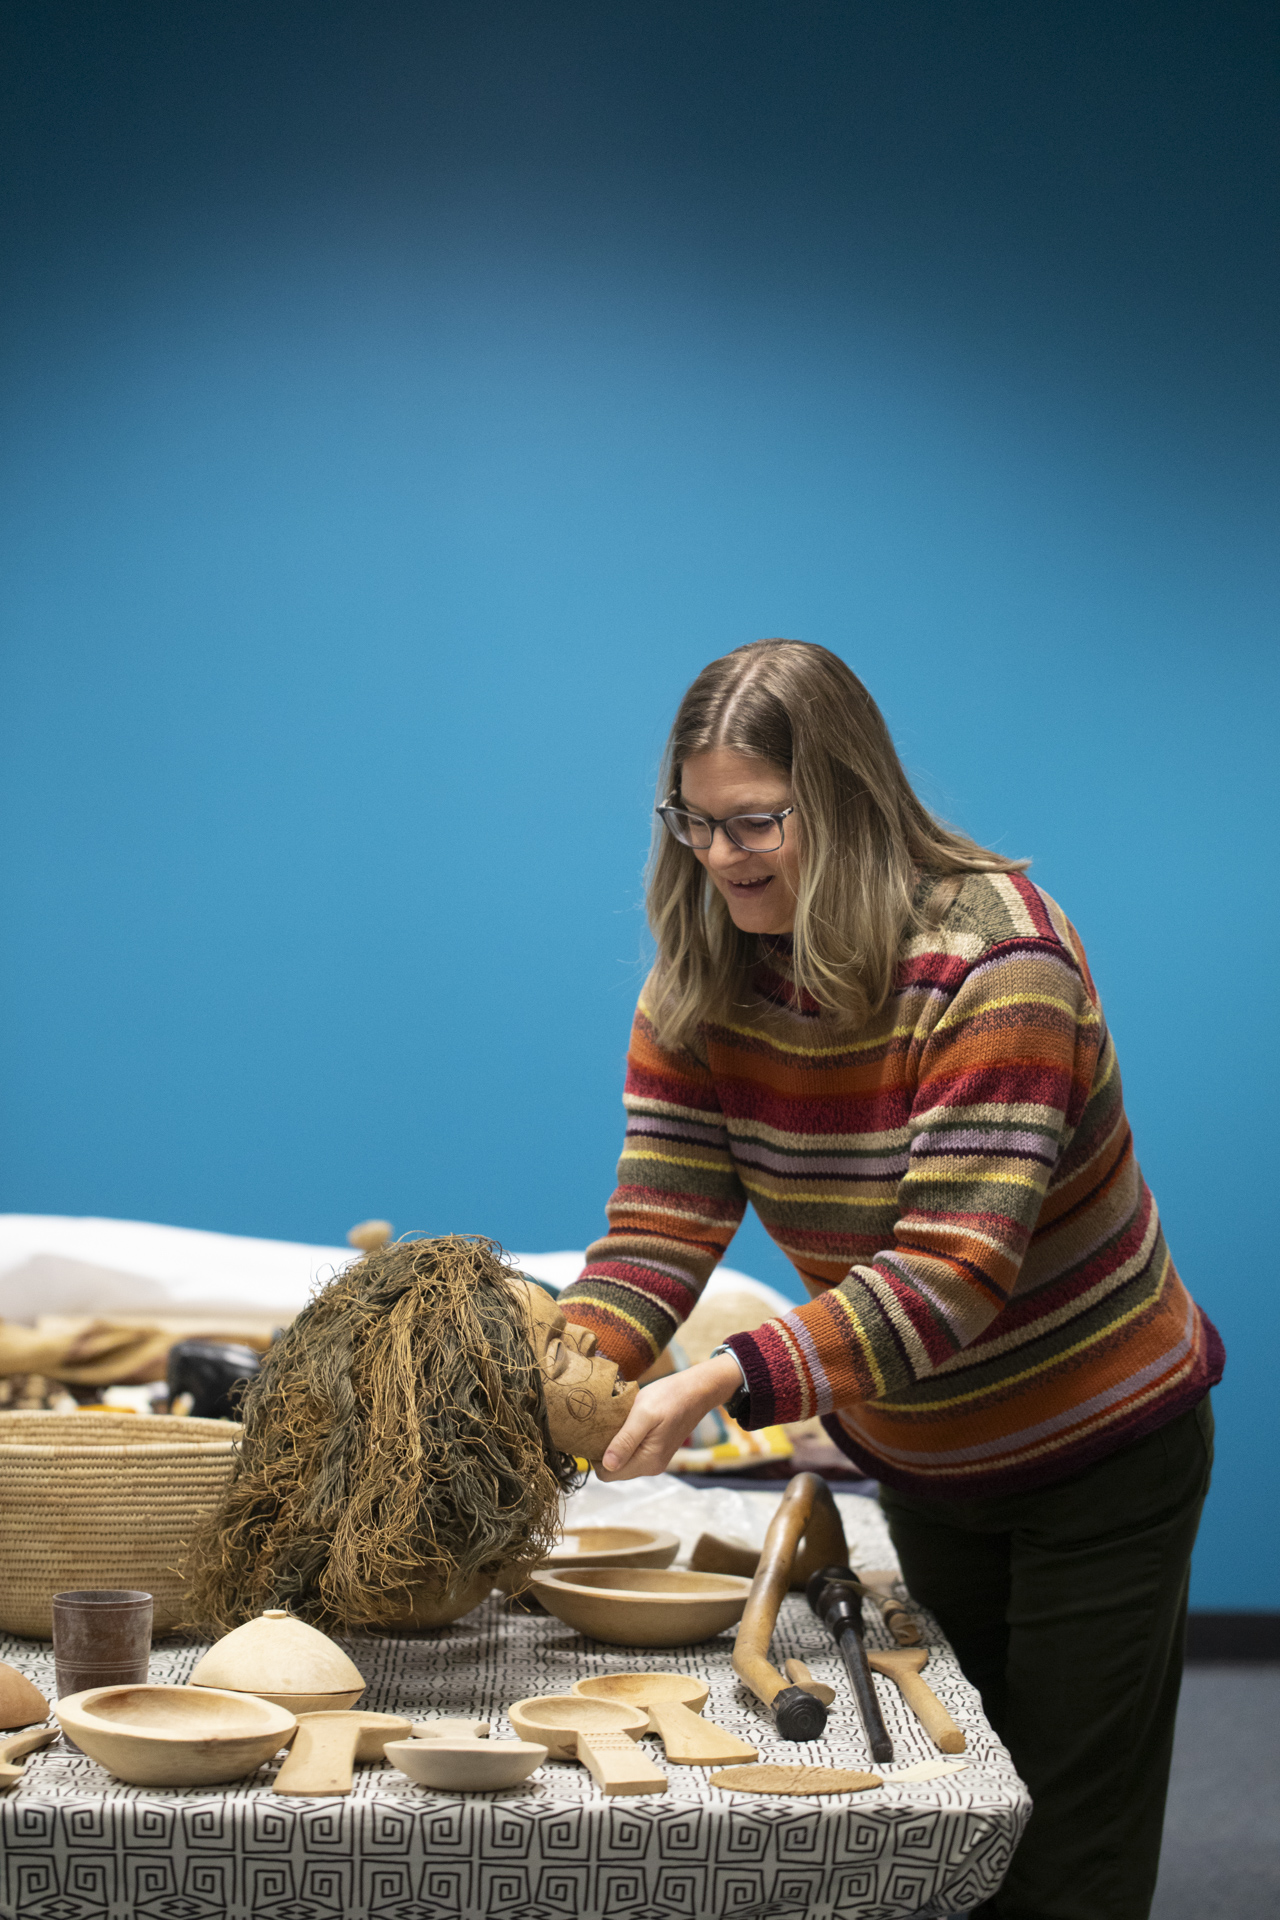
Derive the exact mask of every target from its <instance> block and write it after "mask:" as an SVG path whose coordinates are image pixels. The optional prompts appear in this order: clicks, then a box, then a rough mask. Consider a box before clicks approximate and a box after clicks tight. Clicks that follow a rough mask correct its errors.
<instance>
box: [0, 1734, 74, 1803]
mask: <svg viewBox="0 0 1280 1920" xmlns="http://www.w3.org/2000/svg"><path fill="white" fill-rule="evenodd" d="M58 1732H59V1729H58V1728H57V1727H28V1728H27V1730H26V1732H25V1733H11V1734H10V1735H9V1737H8V1739H7V1740H0V1793H7V1792H8V1791H9V1789H10V1787H12V1786H15V1785H16V1784H17V1782H18V1781H19V1780H21V1778H22V1776H23V1774H24V1773H25V1772H26V1768H25V1767H23V1766H19V1765H16V1764H15V1762H17V1761H20V1760H22V1759H23V1758H24V1756H25V1755H26V1754H28V1753H34V1752H35V1751H36V1749H37V1747H47V1746H48V1744H49V1742H50V1741H51V1740H56V1739H57V1737H58Z"/></svg>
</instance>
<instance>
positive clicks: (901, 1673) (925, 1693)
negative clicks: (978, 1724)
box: [867, 1647, 964, 1753]
mask: <svg viewBox="0 0 1280 1920" xmlns="http://www.w3.org/2000/svg"><path fill="white" fill-rule="evenodd" d="M928 1658H929V1655H928V1652H927V1651H926V1649H925V1648H924V1647H912V1648H907V1647H903V1648H901V1649H899V1650H898V1651H897V1652H893V1653H877V1652H876V1651H875V1650H874V1649H873V1648H871V1647H868V1649H867V1665H868V1666H869V1667H873V1668H874V1669H875V1671H876V1672H877V1673H883V1674H887V1675H888V1677H889V1679H890V1680H892V1681H893V1683H894V1685H895V1686H896V1687H897V1689H898V1691H899V1693H900V1694H901V1695H902V1697H903V1699H904V1700H905V1701H906V1703H907V1705H908V1706H909V1707H910V1709H911V1711H912V1713H914V1715H915V1716H916V1719H917V1720H918V1721H919V1722H920V1725H921V1726H922V1727H923V1728H924V1730H925V1732H926V1733H927V1734H928V1736H929V1738H930V1739H931V1740H932V1742H933V1744H934V1746H935V1747H937V1749H938V1751H939V1752H940V1753H963V1752H964V1734H963V1732H962V1731H961V1729H960V1728H959V1727H958V1726H957V1725H956V1723H955V1721H954V1720H953V1719H952V1718H951V1715H950V1714H949V1713H948V1712H947V1710H946V1708H945V1707H944V1706H943V1704H942V1702H941V1700H939V1698H938V1696H937V1694H936V1693H935V1692H934V1690H933V1688H932V1687H931V1686H929V1685H928V1683H927V1682H926V1681H924V1680H922V1679H921V1678H920V1669H921V1667H923V1666H924V1664H925V1662H926V1660H927V1659H928Z"/></svg>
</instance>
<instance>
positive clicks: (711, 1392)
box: [596, 1353, 742, 1480]
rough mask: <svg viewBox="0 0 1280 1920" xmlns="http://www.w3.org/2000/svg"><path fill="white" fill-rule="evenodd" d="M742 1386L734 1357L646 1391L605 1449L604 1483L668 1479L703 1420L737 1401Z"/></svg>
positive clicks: (718, 1358)
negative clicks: (647, 1476) (668, 1472)
mask: <svg viewBox="0 0 1280 1920" xmlns="http://www.w3.org/2000/svg"><path fill="white" fill-rule="evenodd" d="M741 1384H742V1373H741V1370H740V1369H739V1366H738V1363H737V1361H736V1360H735V1359H734V1357H733V1355H732V1354H731V1353H718V1354H715V1355H713V1357H712V1358H711V1359H710V1360H701V1361H699V1363H698V1365H697V1366H696V1367H687V1368H686V1369H685V1371H684V1372H683V1373H671V1374H668V1375H667V1377H666V1379H665V1380H655V1381H653V1382H652V1384H651V1385H649V1386H647V1387H641V1389H640V1391H639V1393H638V1394H637V1395H636V1398H635V1404H634V1405H633V1407H632V1409H631V1412H630V1413H629V1414H628V1415H627V1421H626V1425H625V1426H623V1427H620V1428H619V1430H618V1432H617V1433H615V1434H614V1436H613V1439H612V1440H611V1441H610V1442H609V1444H608V1446H607V1447H606V1448H605V1454H604V1459H603V1460H602V1461H601V1463H600V1465H599V1466H598V1467H597V1468H596V1473H597V1475H598V1477H599V1478H600V1479H601V1480H636V1479H639V1478H640V1476H641V1475H642V1474H646V1473H665V1471H666V1469H667V1467H668V1466H669V1465H670V1464H671V1456H672V1454H673V1453H675V1452H676V1451H677V1449H678V1448H680V1447H682V1446H683V1445H684V1443H685V1441H686V1440H687V1439H688V1438H689V1435H690V1434H691V1433H692V1432H693V1430H694V1428H695V1427H696V1426H697V1424H698V1422H699V1420H701V1419H703V1418H704V1417H705V1415H707V1414H708V1413H710V1412H711V1410H712V1408H713V1407H722V1406H723V1405H724V1403H725V1401H726V1400H731V1399H732V1398H733V1396H734V1394H735V1393H736V1392H737V1390H738V1388H739V1387H740V1386H741Z"/></svg>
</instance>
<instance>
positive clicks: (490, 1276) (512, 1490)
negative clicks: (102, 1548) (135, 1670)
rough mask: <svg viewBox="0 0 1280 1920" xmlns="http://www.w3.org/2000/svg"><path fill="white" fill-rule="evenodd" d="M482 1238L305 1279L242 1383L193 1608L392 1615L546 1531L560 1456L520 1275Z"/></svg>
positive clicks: (511, 1555)
mask: <svg viewBox="0 0 1280 1920" xmlns="http://www.w3.org/2000/svg"><path fill="white" fill-rule="evenodd" d="M500 1255H501V1249H500V1248H499V1247H497V1246H496V1245H495V1244H494V1243H493V1242H492V1241H490V1240H485V1239H482V1238H479V1237H476V1236H472V1235H462V1234H452V1235H448V1236H445V1237H443V1238H441V1239H437V1240H409V1241H398V1242H396V1243H395V1244H394V1245H391V1246H386V1247H382V1248H379V1249H377V1250H376V1251H375V1252H373V1253H370V1254H369V1255H367V1256H366V1258H364V1259H363V1260H358V1261H356V1262H355V1263H354V1265H352V1266H351V1267H349V1268H348V1269H347V1270H346V1271H345V1272H343V1273H341V1274H339V1275H338V1277H337V1278H336V1279H334V1280H332V1281H330V1282H329V1283H328V1285H327V1286H325V1287H323V1288H322V1289H321V1290H320V1292H319V1293H318V1294H317V1295H316V1296H315V1298H314V1299H313V1300H312V1301H311V1302H310V1303H309V1305H308V1306H307V1307H306V1308H304V1310H303V1311H302V1313H300V1314H299V1315H298V1318H297V1319H296V1320H295V1321H294V1323H293V1325H292V1326H291V1327H290V1328H289V1329H288V1330H287V1332H285V1333H284V1334H283V1335H282V1336H281V1338H280V1339H279V1340H278V1341H276V1343H275V1344H274V1346H272V1348H271V1349H270V1351H269V1352H268V1354H267V1356H266V1358H265V1360H264V1362H263V1366H262V1370H261V1372H260V1373H259V1374H258V1375H257V1377H256V1378H255V1379H254V1380H253V1381H252V1382H251V1383H250V1386H249V1389H248V1391H247V1393H246V1395H245V1400H244V1408H243V1414H242V1418H243V1422H244V1436H243V1439H242V1442H241V1447H240V1455H239V1460H238V1462H237V1466H236V1470H235V1474H234V1477H233V1479H232V1482H231V1485H230V1487H229V1489H228V1492H227V1496H226V1498H225V1500H224V1502H223V1504H222V1506H221V1508H220V1509H219V1510H218V1512H217V1513H216V1514H215V1516H214V1517H213V1519H212V1521H211V1522H210V1523H209V1524H208V1525H207V1526H206V1527H205V1528H204V1530H203V1531H202V1532H201V1533H200V1535H199V1536H198V1537H197V1538H195V1539H194V1540H193V1541H192V1542H191V1544H190V1547H189V1549H188V1552H187V1557H186V1574H187V1582H188V1591H189V1595H190V1601H189V1606H188V1614H189V1620H190V1622H191V1624H193V1625H198V1626H200V1627H202V1628H205V1629H211V1630H214V1631H218V1632H225V1631H227V1630H228V1629H230V1628H231V1627H234V1626H237V1625H239V1624H240V1622H241V1621H244V1620H247V1619H250V1618H252V1617H253V1616H254V1615H256V1614H259V1613H261V1612H263V1611H264V1610H265V1609H266V1608H268V1607H287V1608H288V1609H289V1610H290V1611H292V1612H294V1613H296V1614H297V1615H298V1616H299V1617H300V1618H302V1619H304V1620H309V1621H311V1622H312V1623H313V1624H315V1625H320V1626H330V1627H334V1626H336V1627H344V1628H351V1627H374V1628H376V1627H380V1626H388V1625H391V1624H394V1623H395V1622H396V1621H397V1620H401V1619H403V1617H404V1615H405V1611H406V1602H407V1589H410V1588H420V1587H426V1588H427V1589H428V1590H430V1591H431V1592H432V1593H434V1594H436V1595H439V1596H441V1597H444V1596H447V1595H450V1594H458V1593H462V1592H463V1591H464V1590H465V1589H467V1588H469V1587H470V1586H471V1585H472V1584H473V1583H474V1582H476V1581H477V1580H479V1579H480V1578H481V1577H482V1576H486V1575H489V1576H492V1577H493V1578H495V1579H496V1578H497V1576H498V1574H499V1573H504V1574H506V1575H508V1576H510V1574H511V1573H512V1572H513V1570H514V1571H515V1573H516V1574H517V1575H519V1574H520V1573H522V1572H523V1571H524V1570H525V1569H527V1568H529V1567H532V1566H535V1565H536V1564H537V1563H538V1562H539V1561H540V1560H543V1559H545V1558H546V1556H547V1555H548V1554H549V1553H550V1551H551V1550H552V1547H553V1546H554V1544H555V1542H556V1539H557V1536H558V1532H559V1519H560V1498H561V1495H562V1493H563V1492H565V1491H567V1490H568V1489H569V1488H570V1487H571V1486H572V1484H573V1482H574V1474H575V1469H574V1465H573V1462H572V1460H571V1459H569V1458H568V1457H567V1456H565V1455H559V1454H556V1453H555V1451H554V1450H553V1448H552V1446H551V1441H550V1436H549V1434H548V1432H547V1424H546V1408H545V1403H544V1399H543V1391H542V1377H541V1373H540V1369H539V1366H538V1363H537V1360H536V1357H535V1350H534V1347H533V1344H532V1341H531V1338H530V1321H529V1313H528V1308H527V1306H526V1304H525V1303H524V1301H523V1299H522V1297H521V1290H520V1289H518V1288H515V1287H512V1286H511V1285H510V1284H509V1282H510V1277H511V1269H510V1268H509V1267H507V1266H505V1265H504V1264H503V1262H502V1260H501V1257H500Z"/></svg>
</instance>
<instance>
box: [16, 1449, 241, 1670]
mask: <svg viewBox="0 0 1280 1920" xmlns="http://www.w3.org/2000/svg"><path fill="white" fill-rule="evenodd" d="M239 1434H240V1429H239V1427H237V1426H233V1425H232V1424H231V1423H230V1422H229V1421H226V1420H179V1419H173V1418H170V1417H168V1416H166V1415H159V1414H153V1415H139V1414H133V1413H106V1412H102V1413H96V1412H95V1413H87V1412H86V1413H7V1412H0V1629H2V1630H3V1631H4V1632H6V1633H22V1634H30V1635H33V1636H34V1637H35V1638H37V1639H42V1640H48V1639H49V1638H50V1637H51V1635H52V1632H53V1596H54V1594H55V1593H66V1592H67V1591H69V1590H70V1589H71V1588H75V1587H137V1588H141V1589H142V1590H143V1591H144V1592H147V1593H150V1594H152V1595H154V1597H155V1603H156V1610H155V1631H156V1632H157V1633H163V1632H164V1631H165V1630H166V1629H167V1628H170V1627H175V1626H177V1625H178V1623H179V1622H180V1620H181V1618H182V1601H183V1587H182V1582H181V1581H180V1579H179V1578H178V1574H177V1572H176V1568H177V1565H178V1561H179V1557H180V1555H181V1551H182V1544H183V1542H184V1541H185V1540H186V1539H188V1538H189V1537H190V1534H191V1530H192V1528H193V1526H194V1525H195V1523H196V1522H197V1521H198V1520H200V1519H201V1518H202V1517H203V1515H205V1514H206V1513H208V1512H209V1511H210V1510H211V1509H212V1508H213V1507H215V1506H216V1505H217V1504H218V1501H219V1500H220V1499H221V1497H222V1494H223V1491H224V1489H225V1488H226V1485H227V1482H228V1480H229V1479H230V1477H231V1468H232V1465H233V1463H234V1460H235V1443H236V1440H237V1439H238V1438H239Z"/></svg>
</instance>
